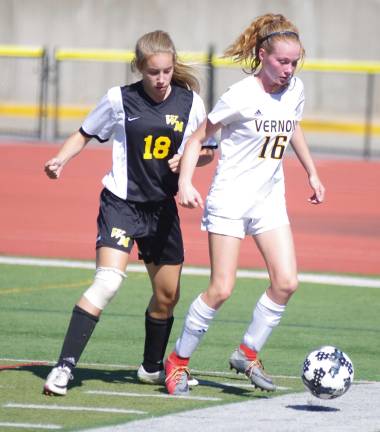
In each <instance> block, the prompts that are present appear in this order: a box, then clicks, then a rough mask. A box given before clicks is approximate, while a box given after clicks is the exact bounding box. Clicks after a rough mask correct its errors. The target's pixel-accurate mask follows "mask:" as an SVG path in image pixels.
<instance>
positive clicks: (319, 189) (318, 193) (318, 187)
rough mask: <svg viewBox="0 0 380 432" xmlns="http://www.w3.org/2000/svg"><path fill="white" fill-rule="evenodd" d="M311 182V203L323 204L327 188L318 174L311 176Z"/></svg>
mask: <svg viewBox="0 0 380 432" xmlns="http://www.w3.org/2000/svg"><path fill="white" fill-rule="evenodd" d="M309 183H310V186H311V188H312V189H313V191H314V193H313V195H312V196H311V197H310V198H309V199H308V201H309V203H311V204H321V203H322V202H323V201H324V199H325V188H324V186H323V184H322V183H321V181H320V180H319V177H318V176H317V175H312V176H310V177H309Z"/></svg>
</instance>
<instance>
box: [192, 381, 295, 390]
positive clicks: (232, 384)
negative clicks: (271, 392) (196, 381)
mask: <svg viewBox="0 0 380 432" xmlns="http://www.w3.org/2000/svg"><path fill="white" fill-rule="evenodd" d="M200 384H201V385H202V381H201V382H200ZM219 384H220V385H223V386H226V387H236V388H251V389H252V390H254V389H255V387H253V385H252V384H251V383H250V382H247V383H241V384H239V383H232V382H221V383H219ZM276 389H277V390H292V389H291V388H290V387H282V386H276Z"/></svg>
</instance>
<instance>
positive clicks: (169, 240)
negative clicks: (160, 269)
mask: <svg viewBox="0 0 380 432" xmlns="http://www.w3.org/2000/svg"><path fill="white" fill-rule="evenodd" d="M97 222H98V236H97V239H96V248H99V247H102V246H107V247H110V248H113V249H118V250H121V251H123V252H127V253H130V252H131V250H132V247H133V244H134V242H135V241H136V243H137V246H138V250H139V258H140V259H142V260H144V262H145V263H147V264H148V263H151V262H153V263H154V264H156V265H159V264H181V263H183V260H184V251H183V240H182V233H181V228H180V223H179V216H178V210H177V205H176V202H175V200H174V198H170V199H168V200H165V201H159V202H147V203H139V202H133V201H128V200H123V199H121V198H119V197H117V196H116V195H114V194H113V193H112V192H110V191H109V190H108V189H106V188H104V189H103V190H102V193H101V194H100V207H99V215H98V220H97Z"/></svg>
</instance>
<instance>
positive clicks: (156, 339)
mask: <svg viewBox="0 0 380 432" xmlns="http://www.w3.org/2000/svg"><path fill="white" fill-rule="evenodd" d="M173 322H174V317H170V318H168V319H163V320H162V319H156V318H152V317H151V316H150V315H149V313H148V311H146V312H145V345H144V361H143V366H144V369H145V370H146V371H147V372H157V371H159V370H161V369H163V359H164V355H165V350H166V346H167V344H168V340H169V336H170V331H171V329H172V326H173Z"/></svg>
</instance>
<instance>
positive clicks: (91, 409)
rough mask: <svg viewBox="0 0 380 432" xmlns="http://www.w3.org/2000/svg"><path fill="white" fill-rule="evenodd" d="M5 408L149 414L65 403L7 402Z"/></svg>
mask: <svg viewBox="0 0 380 432" xmlns="http://www.w3.org/2000/svg"><path fill="white" fill-rule="evenodd" d="M3 408H22V409H36V410H53V411H54V410H59V411H80V412H84V411H88V412H105V413H114V414H147V412H146V411H139V410H131V409H122V408H98V407H84V406H82V407H81V406H68V405H67V406H63V405H36V404H20V403H12V402H9V403H6V404H4V405H3Z"/></svg>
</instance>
